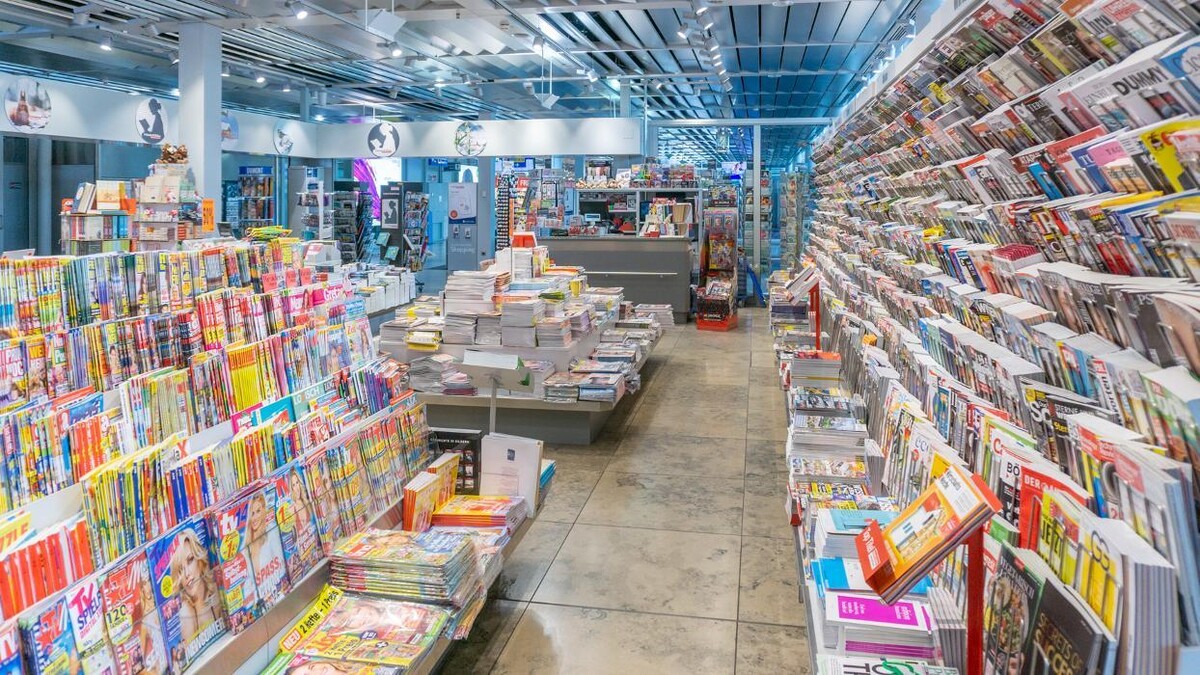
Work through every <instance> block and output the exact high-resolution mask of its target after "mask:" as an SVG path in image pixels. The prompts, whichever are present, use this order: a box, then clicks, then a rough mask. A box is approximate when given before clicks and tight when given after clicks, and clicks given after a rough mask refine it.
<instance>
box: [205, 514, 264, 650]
mask: <svg viewBox="0 0 1200 675" xmlns="http://www.w3.org/2000/svg"><path fill="white" fill-rule="evenodd" d="M249 506H250V504H249V498H246V497H243V498H241V499H237V500H234V502H233V503H232V504H229V505H228V506H225V507H224V508H221V509H218V510H216V511H214V512H213V513H212V514H211V515H209V517H208V529H209V532H211V533H212V534H213V554H214V556H215V560H216V568H215V570H214V578H215V579H216V582H217V586H218V587H219V588H220V591H221V604H222V606H223V607H224V608H225V616H226V617H227V618H228V620H229V630H230V631H231V632H233V633H235V634H236V633H240V632H242V631H243V630H245V629H246V628H247V627H248V626H249V625H250V624H252V623H254V622H255V620H257V619H258V617H260V616H262V606H261V603H260V602H259V596H258V586H257V584H255V583H254V573H253V572H252V571H251V570H250V558H249V557H248V555H247V553H246V548H247V545H248V543H249V538H248V537H247V536H246V519H247V512H248V511H249Z"/></svg>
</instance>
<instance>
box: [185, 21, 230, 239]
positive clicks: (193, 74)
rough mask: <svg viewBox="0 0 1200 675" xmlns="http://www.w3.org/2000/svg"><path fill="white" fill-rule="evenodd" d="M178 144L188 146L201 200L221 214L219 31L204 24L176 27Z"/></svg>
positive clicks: (189, 158) (220, 215) (188, 24)
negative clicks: (207, 200) (212, 204)
mask: <svg viewBox="0 0 1200 675" xmlns="http://www.w3.org/2000/svg"><path fill="white" fill-rule="evenodd" d="M179 142H180V143H183V144H184V145H186V146H187V149H188V161H189V162H190V163H191V167H192V171H193V173H195V175H196V190H197V191H198V192H199V193H200V196H201V197H211V198H212V199H213V200H214V201H216V205H217V220H222V219H223V218H224V216H223V214H222V213H221V29H220V28H218V27H217V26H212V25H209V24H203V23H185V24H182V25H181V26H180V27H179Z"/></svg>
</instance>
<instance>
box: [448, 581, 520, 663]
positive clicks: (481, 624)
mask: <svg viewBox="0 0 1200 675" xmlns="http://www.w3.org/2000/svg"><path fill="white" fill-rule="evenodd" d="M526 605H527V603H524V602H513V601H511V600H499V599H496V600H488V603H487V604H486V605H484V607H483V610H482V611H480V613H479V618H478V619H476V620H475V626H474V627H473V628H472V629H471V634H470V635H469V636H468V637H467V639H466V640H462V641H459V642H455V643H454V645H453V646H452V648H451V649H450V652H449V653H448V654H447V655H446V660H445V661H444V662H443V663H442V672H443V673H455V674H456V675H487V673H490V672H491V671H492V668H493V667H494V666H495V665H496V659H498V658H500V653H501V652H502V651H503V650H504V646H505V645H506V644H508V640H509V637H510V636H511V635H512V633H513V630H514V629H516V627H517V622H518V621H519V620H520V619H521V615H522V614H523V613H524V612H525V607H526Z"/></svg>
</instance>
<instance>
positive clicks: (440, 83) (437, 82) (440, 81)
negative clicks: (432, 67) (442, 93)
mask: <svg viewBox="0 0 1200 675" xmlns="http://www.w3.org/2000/svg"><path fill="white" fill-rule="evenodd" d="M433 86H435V87H437V88H438V89H441V88H442V87H444V86H446V81H445V80H443V79H442V78H440V77H439V78H438V79H437V80H435V81H434V83H433Z"/></svg>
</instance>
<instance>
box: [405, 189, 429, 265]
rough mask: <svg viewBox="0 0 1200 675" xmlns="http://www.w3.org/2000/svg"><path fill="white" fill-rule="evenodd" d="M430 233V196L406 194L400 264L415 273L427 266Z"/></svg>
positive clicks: (409, 192) (422, 193) (408, 192)
mask: <svg viewBox="0 0 1200 675" xmlns="http://www.w3.org/2000/svg"><path fill="white" fill-rule="evenodd" d="M428 232H429V195H428V194H426V193H424V192H412V191H406V192H405V193H404V220H403V221H402V222H401V230H400V234H401V241H402V245H401V249H400V264H401V265H402V266H404V267H407V268H408V269H410V270H413V271H414V272H415V271H417V270H420V269H421V268H422V267H424V265H425V247H426V243H427V237H428Z"/></svg>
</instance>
